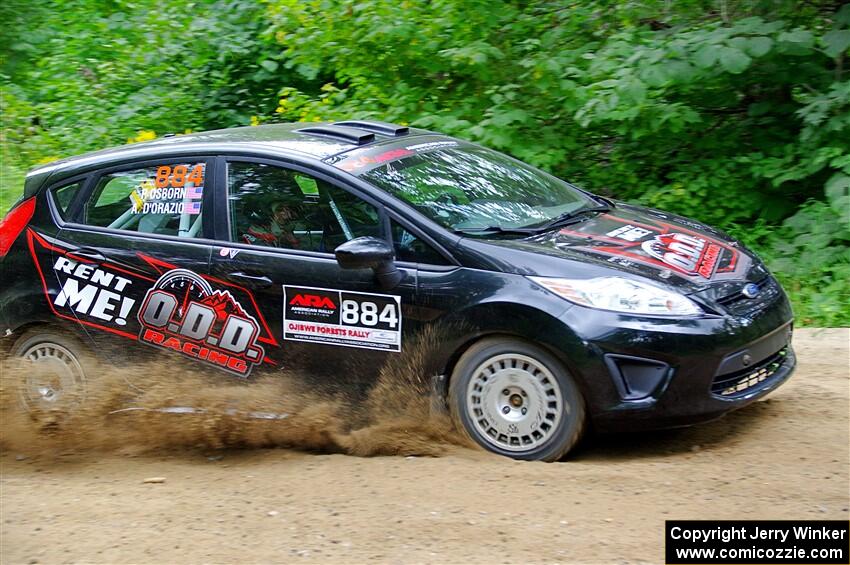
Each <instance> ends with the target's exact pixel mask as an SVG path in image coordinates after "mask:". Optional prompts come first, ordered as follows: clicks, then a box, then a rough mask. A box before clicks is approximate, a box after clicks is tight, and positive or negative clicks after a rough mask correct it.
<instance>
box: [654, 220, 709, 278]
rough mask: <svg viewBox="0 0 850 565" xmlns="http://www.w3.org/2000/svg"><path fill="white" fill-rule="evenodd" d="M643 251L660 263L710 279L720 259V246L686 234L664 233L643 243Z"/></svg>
mask: <svg viewBox="0 0 850 565" xmlns="http://www.w3.org/2000/svg"><path fill="white" fill-rule="evenodd" d="M641 249H643V251H644V252H645V253H646V254H647V255H649V256H651V257H655V258H656V259H658V260H659V261H663V262H664V263H666V264H668V265H670V266H671V267H673V268H675V269H677V270H679V271H682V272H684V273H687V274H689V275H696V274H698V275H701V276H703V277H705V278H707V279H710V278H711V276H712V275H713V274H714V269H715V267H717V261H718V259H719V258H720V246H719V245H717V244H715V243H709V242H708V241H707V240H706V239H704V238H702V237H697V236H695V235H689V234H685V233H678V232H674V233H664V234H659V235H656V236H654V237H653V238H652V239H650V240H647V241H644V242H643V243H641Z"/></svg>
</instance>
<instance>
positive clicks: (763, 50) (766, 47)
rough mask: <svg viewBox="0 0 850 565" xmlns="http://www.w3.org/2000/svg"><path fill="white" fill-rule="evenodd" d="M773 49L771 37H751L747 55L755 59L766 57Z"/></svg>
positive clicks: (748, 41)
mask: <svg viewBox="0 0 850 565" xmlns="http://www.w3.org/2000/svg"><path fill="white" fill-rule="evenodd" d="M772 47H773V40H772V39H771V38H769V37H751V38H749V39H748V40H747V53H749V54H750V55H752V56H753V57H764V56H765V55H767V53H768V52H769V51H770V49H771V48H772Z"/></svg>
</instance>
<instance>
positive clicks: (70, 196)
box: [50, 181, 83, 220]
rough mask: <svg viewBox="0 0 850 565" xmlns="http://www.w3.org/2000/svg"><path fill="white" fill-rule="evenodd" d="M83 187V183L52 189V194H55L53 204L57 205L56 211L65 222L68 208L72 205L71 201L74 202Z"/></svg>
mask: <svg viewBox="0 0 850 565" xmlns="http://www.w3.org/2000/svg"><path fill="white" fill-rule="evenodd" d="M81 186H83V181H78V182H75V183H72V184H66V185H65V186H60V187H58V188H54V189H51V191H50V192H51V194H53V202H55V203H56V210H57V211H58V212H59V215H60V216H61V217H62V219H63V220H64V219H65V218H66V217H67V215H68V207H69V206H70V205H71V201H73V200H74V196H76V195H77V193H78V192H79V191H80V187H81Z"/></svg>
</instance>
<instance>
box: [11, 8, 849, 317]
mask: <svg viewBox="0 0 850 565" xmlns="http://www.w3.org/2000/svg"><path fill="white" fill-rule="evenodd" d="M843 4H844V3H843V2H837V1H834V2H818V1H814V0H812V1H789V0H751V1H735V0H677V1H672V0H644V1H624V2H611V1H604V0H584V1H580V2H578V1H576V2H554V1H540V0H524V1H499V0H430V1H428V0H263V1H256V0H196V1H188V0H168V1H166V0H67V1H47V2H31V1H30V0H5V1H4V2H2V3H0V22H3V28H2V30H0V57H2V59H0V102H2V133H0V156H2V161H0V211H2V212H5V211H6V210H7V209H8V208H9V207H10V206H11V205H12V204H13V203H14V202H15V201H16V200H17V199H18V198H19V197H20V195H21V191H22V188H23V178H24V175H25V173H26V171H27V170H28V169H29V168H31V167H33V166H35V165H38V164H40V163H46V162H50V161H52V160H55V159H58V158H61V157H66V156H71V155H75V154H79V153H82V152H85V151H90V150H94V149H100V148H104V147H108V146H113V145H117V144H122V143H127V142H134V141H143V140H147V139H152V138H155V137H157V136H161V135H163V134H166V133H183V132H189V131H200V130H207V129H218V128H225V127H233V126H247V125H258V124H264V123H273V122H292V121H319V120H321V121H324V120H337V119H343V118H354V117H357V118H374V119H380V120H384V121H390V122H398V123H405V124H411V125H415V126H419V127H424V128H428V129H433V130H436V131H439V132H442V133H447V134H450V135H455V136H459V137H462V138H466V139H470V140H473V141H476V142H479V143H482V144H484V145H487V146H489V147H492V148H495V149H498V150H500V151H504V152H507V153H509V154H511V155H514V156H515V157H518V158H520V159H522V160H525V161H528V162H530V163H532V164H534V165H536V166H538V167H541V168H543V169H546V170H548V171H550V172H552V173H554V174H556V175H558V176H560V177H562V178H565V179H568V180H570V181H572V182H574V183H576V184H578V185H580V186H583V187H584V188H587V189H589V190H592V191H594V192H598V193H600V194H604V195H607V196H610V197H613V198H617V199H621V200H626V201H629V202H635V203H639V204H643V205H647V206H652V207H658V208H662V209H665V210H668V211H672V212H676V213H679V214H683V215H686V216H691V217H694V218H697V219H699V220H702V221H704V222H707V223H710V224H713V225H715V226H717V227H720V228H722V229H724V230H726V231H728V232H730V233H731V234H732V235H734V236H736V237H738V238H740V239H741V240H742V241H744V242H745V243H746V244H747V245H749V246H751V247H752V248H753V249H755V250H756V251H757V252H758V253H759V254H761V256H762V257H763V258H764V259H765V260H766V261H767V263H768V265H769V266H770V267H771V269H772V270H773V271H774V272H775V274H776V275H777V277H778V278H779V279H780V280H781V282H782V283H783V285H784V286H785V288H786V290H787V291H788V293H789V294H790V296H791V298H792V301H793V303H794V308H795V312H796V314H797V321H798V323H799V324H802V325H817V326H850V195H849V194H848V192H849V191H850V57H848V56H850V5H843Z"/></svg>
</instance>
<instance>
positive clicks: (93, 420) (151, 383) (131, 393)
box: [0, 330, 469, 456]
mask: <svg viewBox="0 0 850 565" xmlns="http://www.w3.org/2000/svg"><path fill="white" fill-rule="evenodd" d="M440 339H441V333H440V332H439V331H438V330H431V331H426V332H423V333H422V334H421V335H419V336H418V337H417V338H415V339H413V340H411V341H410V342H408V344H407V346H406V348H405V350H404V352H402V353H401V354H399V355H395V356H392V357H390V359H389V361H388V362H387V363H386V364H385V365H384V366H383V367H381V368H380V369H377V370H378V375H377V379H376V382H375V385H374V386H373V387H372V388H371V389H370V391H369V392H368V394H367V395H366V396H365V397H364V398H358V397H357V396H356V395H349V394H346V393H344V392H335V393H320V392H317V390H316V389H315V388H314V387H311V386H309V384H308V383H307V379H305V378H302V376H301V375H298V374H293V373H291V372H287V371H285V370H281V371H280V372H278V373H276V374H274V375H271V376H265V377H262V378H260V379H257V380H253V379H252V380H251V381H250V382H244V381H237V380H222V379H221V378H220V375H217V374H216V375H210V376H209V377H207V376H205V375H202V374H199V373H197V372H192V371H188V370H185V369H182V368H179V367H175V364H174V363H173V362H172V363H169V359H168V358H165V357H163V359H162V360H160V361H158V362H156V363H145V364H138V365H134V366H129V367H121V368H115V367H111V366H110V367H108V368H106V369H105V368H103V365H101V366H100V367H101V368H100V370H98V371H97V372H96V374H95V375H92V376H90V377H89V379H88V382H87V387H86V396H85V399H84V400H82V401H80V402H79V403H77V404H75V405H73V403H72V406H71V407H67V406H66V407H65V408H62V409H59V408H52V409H50V410H33V411H28V410H26V409H25V408H24V405H23V403H22V402H21V400H20V390H21V384H22V383H23V382H25V380H26V378H27V377H28V376H31V375H32V374H33V371H36V370H38V369H37V365H33V364H32V363H28V362H24V361H22V360H19V359H5V360H3V361H2V362H0V447H3V448H5V449H10V450H13V449H14V450H24V449H25V450H26V451H27V452H28V453H33V452H34V451H38V452H42V453H46V454H50V453H54V454H58V453H62V452H68V451H71V452H76V451H131V452H144V451H149V450H155V449H162V448H184V447H185V448H188V447H192V448H206V449H223V448H259V447H288V448H296V449H302V450H311V451H321V452H331V453H348V454H352V455H358V456H373V455H426V456H439V455H441V454H443V453H444V452H445V451H446V449H447V448H448V447H450V446H451V445H453V444H462V445H466V446H469V442H468V440H465V438H463V436H462V435H461V434H458V433H457V432H456V430H455V429H454V427H453V425H452V422H451V419H450V417H449V416H448V415H447V414H445V413H444V412H442V411H439V410H436V411H435V410H434V409H432V406H431V395H430V374H429V373H428V368H427V359H428V358H429V356H430V353H431V351H432V350H433V349H434V348H435V347H437V346H438V344H439V343H440ZM130 382H132V383H142V382H143V383H145V385H144V390H138V389H134V388H133V387H131V386H130V385H129V384H128V383H130Z"/></svg>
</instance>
